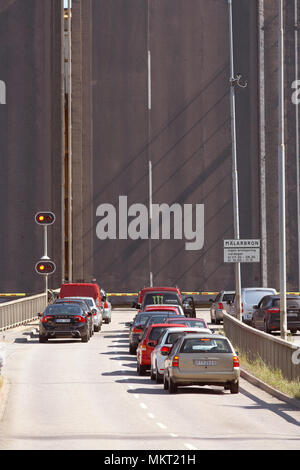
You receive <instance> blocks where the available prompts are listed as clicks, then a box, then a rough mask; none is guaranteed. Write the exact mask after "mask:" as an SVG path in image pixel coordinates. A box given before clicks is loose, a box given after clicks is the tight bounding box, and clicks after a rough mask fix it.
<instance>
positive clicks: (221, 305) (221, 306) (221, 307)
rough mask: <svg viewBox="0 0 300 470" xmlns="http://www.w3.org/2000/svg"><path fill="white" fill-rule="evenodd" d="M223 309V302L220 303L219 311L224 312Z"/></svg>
mask: <svg viewBox="0 0 300 470" xmlns="http://www.w3.org/2000/svg"><path fill="white" fill-rule="evenodd" d="M223 308H224V307H223V304H222V302H219V306H218V309H219V310H223Z"/></svg>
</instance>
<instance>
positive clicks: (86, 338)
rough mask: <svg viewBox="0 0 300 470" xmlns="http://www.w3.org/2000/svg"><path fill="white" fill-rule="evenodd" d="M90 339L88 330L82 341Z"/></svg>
mask: <svg viewBox="0 0 300 470" xmlns="http://www.w3.org/2000/svg"><path fill="white" fill-rule="evenodd" d="M89 339H90V335H89V332H87V334H86V335H83V336H81V341H82V342H83V343H88V341H89Z"/></svg>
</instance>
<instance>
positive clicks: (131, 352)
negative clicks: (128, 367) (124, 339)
mask: <svg viewBox="0 0 300 470" xmlns="http://www.w3.org/2000/svg"><path fill="white" fill-rule="evenodd" d="M129 354H132V355H133V356H134V355H135V354H136V348H135V347H134V346H131V344H130V345H129Z"/></svg>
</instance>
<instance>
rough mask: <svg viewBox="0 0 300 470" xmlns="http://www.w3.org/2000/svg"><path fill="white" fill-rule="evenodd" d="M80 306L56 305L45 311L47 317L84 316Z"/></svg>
mask: <svg viewBox="0 0 300 470" xmlns="http://www.w3.org/2000/svg"><path fill="white" fill-rule="evenodd" d="M82 313H83V311H82V309H81V307H80V305H76V304H71V303H70V304H55V305H49V306H48V307H47V308H46V310H45V315H70V314H74V315H82Z"/></svg>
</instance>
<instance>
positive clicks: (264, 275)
mask: <svg viewBox="0 0 300 470" xmlns="http://www.w3.org/2000/svg"><path fill="white" fill-rule="evenodd" d="M258 16H259V18H258V21H259V30H258V31H259V33H258V34H259V106H260V110H259V126H260V159H259V165H260V226H261V283H262V286H267V285H268V256H267V210H266V138H265V132H266V124H265V123H266V119H265V118H266V115H265V114H266V113H265V33H264V22H265V20H264V0H259V5H258Z"/></svg>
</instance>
